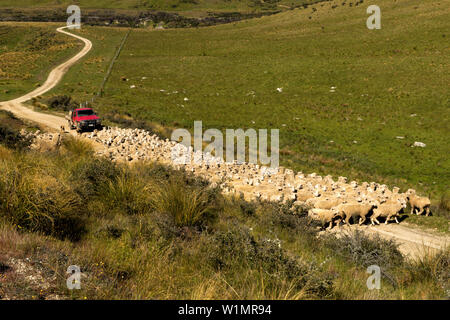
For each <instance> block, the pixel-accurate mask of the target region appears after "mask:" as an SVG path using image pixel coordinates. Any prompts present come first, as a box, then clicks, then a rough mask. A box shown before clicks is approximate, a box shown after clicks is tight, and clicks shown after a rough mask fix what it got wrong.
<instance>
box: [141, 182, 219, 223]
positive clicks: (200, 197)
mask: <svg viewBox="0 0 450 320" xmlns="http://www.w3.org/2000/svg"><path fill="white" fill-rule="evenodd" d="M148 191H149V194H150V201H151V204H152V206H153V207H154V208H155V209H156V210H157V211H158V212H160V213H166V214H168V215H170V216H171V217H172V218H173V219H174V222H175V224H176V225H177V226H180V227H182V226H186V227H193V226H206V225H207V224H208V222H209V221H210V220H212V219H213V218H214V217H215V215H216V212H217V210H218V209H219V208H218V206H219V204H218V199H217V197H218V195H217V193H214V192H211V190H208V189H206V188H201V187H188V188H186V185H184V184H183V183H182V182H181V181H179V180H175V179H172V180H170V181H168V182H162V183H160V184H158V185H152V186H149V187H148Z"/></svg>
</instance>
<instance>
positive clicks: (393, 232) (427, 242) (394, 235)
mask: <svg viewBox="0 0 450 320" xmlns="http://www.w3.org/2000/svg"><path fill="white" fill-rule="evenodd" d="M65 28H67V27H61V28H58V29H57V31H58V32H60V33H64V34H66V35H69V36H71V37H75V38H77V39H79V40H81V41H83V42H84V44H85V46H84V48H83V49H82V50H81V51H80V52H79V53H78V54H77V55H75V56H74V57H72V58H71V59H69V60H68V61H66V62H64V63H63V64H61V65H59V66H57V67H56V68H55V69H53V70H52V71H51V72H50V74H49V76H48V78H47V80H46V81H45V83H44V84H43V85H42V86H40V87H39V88H37V89H36V90H33V91H32V92H30V93H28V94H25V95H23V96H22V97H20V98H17V99H14V100H10V101H6V102H0V109H4V110H8V111H11V112H12V113H14V114H15V115H16V116H17V117H19V118H22V119H26V120H29V121H33V122H36V123H39V124H40V125H44V126H46V127H48V128H51V129H56V130H59V129H60V127H61V126H64V125H66V123H67V121H66V120H65V119H64V118H62V117H58V116H55V115H50V114H45V113H40V112H36V111H33V110H31V109H29V108H27V107H25V106H24V105H23V102H25V101H28V100H30V99H32V98H34V97H37V96H39V95H42V94H44V93H46V92H48V91H49V90H51V89H52V88H54V87H55V86H56V85H57V84H58V82H59V81H60V80H61V79H62V77H63V76H64V74H65V73H66V72H67V71H68V70H69V68H70V67H71V66H72V65H74V64H75V63H76V62H77V61H78V60H80V59H81V58H82V57H84V56H85V55H86V54H87V53H88V52H89V51H90V50H91V48H92V43H91V41H89V40H88V39H85V38H83V37H80V36H77V35H74V34H72V33H69V32H66V31H64V30H63V29H65ZM351 229H360V230H363V231H365V232H367V233H369V234H379V235H380V236H381V237H384V238H387V239H395V240H396V241H397V242H398V243H399V245H400V250H401V251H402V252H403V253H404V254H405V255H407V256H410V257H413V258H414V257H417V256H422V255H424V254H427V253H432V252H434V251H436V250H441V249H444V248H446V247H447V246H448V245H449V244H450V236H446V235H443V234H437V233H434V232H425V231H423V230H421V229H418V228H416V227H412V226H410V225H408V226H406V225H405V224H404V223H402V224H400V225H398V224H395V223H394V224H388V225H384V224H382V225H379V226H370V225H369V226H357V225H352V226H350V227H349V226H345V227H342V228H334V229H333V230H332V232H346V230H351Z"/></svg>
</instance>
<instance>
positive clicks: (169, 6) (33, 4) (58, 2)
mask: <svg viewBox="0 0 450 320" xmlns="http://www.w3.org/2000/svg"><path fill="white" fill-rule="evenodd" d="M319 1H320V0H319ZM319 1H318V0H269V1H261V0H243V1H242V0H120V1H110V0H99V1H93V0H79V1H76V2H74V1H69V0H38V1H36V0H17V1H12V0H3V1H2V2H1V3H0V8H2V7H3V8H45V7H48V8H59V7H67V6H69V5H72V4H76V5H78V6H80V8H82V9H83V8H85V9H129V10H130V9H131V10H164V11H181V12H186V11H188V12H191V13H194V12H205V11H221V12H227V11H238V12H251V11H265V10H271V11H273V10H286V9H289V8H292V7H297V6H300V5H303V4H310V3H315V2H319Z"/></svg>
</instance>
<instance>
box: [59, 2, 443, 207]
mask: <svg viewBox="0 0 450 320" xmlns="http://www.w3.org/2000/svg"><path fill="white" fill-rule="evenodd" d="M370 3H372V2H369V3H367V5H369V4H370ZM333 4H334V2H327V3H324V4H320V5H316V7H317V10H316V11H313V10H312V9H311V8H308V9H303V10H292V11H289V12H285V13H281V14H278V15H274V16H270V17H263V18H259V19H252V20H247V21H242V22H239V23H234V24H228V25H221V26H215V27H209V28H198V29H183V30H156V31H148V30H133V31H132V32H131V34H130V36H129V38H128V40H127V43H126V45H125V47H124V49H123V51H122V52H121V55H120V57H119V59H118V61H117V62H116V64H115V66H114V68H113V72H112V74H111V77H110V79H109V81H108V83H107V84H106V89H105V95H104V96H103V97H102V98H100V99H97V100H96V101H95V103H94V106H95V107H96V108H97V109H99V111H100V112H101V113H103V114H104V115H107V114H109V115H111V114H113V115H114V117H115V118H116V119H117V118H118V115H122V117H123V118H126V119H128V120H129V119H134V120H143V121H146V122H148V123H157V124H158V125H163V126H165V127H169V128H171V127H172V128H173V127H183V128H192V127H193V123H194V120H202V121H203V126H204V129H205V130H206V128H219V129H225V128H239V127H241V128H244V129H246V128H255V129H257V128H279V129H280V144H281V155H280V157H281V158H280V160H281V164H282V165H285V166H287V167H291V168H293V169H296V170H304V171H307V172H311V171H316V172H318V173H320V174H333V175H345V176H348V177H349V178H355V179H359V180H366V181H372V180H373V181H378V182H385V183H387V184H389V185H391V186H392V185H398V186H399V187H402V188H404V189H405V190H406V189H407V188H408V187H415V188H417V189H418V190H420V191H421V192H423V193H425V194H427V195H428V194H431V197H432V198H433V199H435V200H436V199H438V198H440V195H441V194H442V193H443V192H444V191H445V190H446V189H448V182H449V181H450V177H449V172H450V171H449V168H450V160H449V158H448V156H447V155H448V154H449V152H450V146H449V144H448V133H449V125H448V117H449V91H448V83H449V82H450V77H449V70H450V68H449V61H448V42H447V41H446V39H447V38H448V36H449V35H448V30H449V26H450V23H449V20H448V15H449V11H450V10H449V8H450V7H449V6H448V5H446V4H449V1H441V2H439V3H429V2H427V3H423V2H421V1H414V0H410V1H403V2H401V3H398V2H395V3H392V2H391V1H379V2H378V4H379V5H380V6H381V7H382V8H383V13H382V17H383V18H382V29H381V30H368V29H367V28H366V19H367V17H368V15H367V14H366V11H365V10H366V2H364V7H361V6H358V7H356V6H352V7H349V6H348V5H347V6H338V7H336V8H334V9H332V8H333ZM322 5H323V6H322ZM310 17H311V18H310ZM106 30H108V32H106ZM120 30H123V31H122V32H121V31H115V36H116V39H114V41H112V40H111V36H112V35H111V29H103V28H84V29H82V30H81V32H82V33H83V35H84V36H86V37H91V38H92V39H93V40H94V48H95V47H96V45H97V49H94V50H96V51H94V52H93V53H92V54H91V55H90V59H105V58H106V55H109V56H112V55H113V51H114V50H115V48H116V46H118V45H119V43H120V39H119V37H118V34H117V33H120V32H121V34H124V32H125V31H126V30H124V29H120ZM100 38H101V39H103V40H100ZM107 42H110V43H108V44H106V43H107ZM98 45H100V46H102V47H101V48H99V47H98ZM88 59H89V58H88ZM106 60H107V59H106ZM105 64H106V63H105ZM105 64H103V65H101V66H97V65H90V64H87V63H84V64H82V65H80V66H75V67H74V68H73V69H72V70H71V71H70V72H69V74H68V75H67V76H66V78H65V81H64V84H63V85H61V86H59V87H58V88H56V89H55V90H54V92H53V94H67V93H68V92H69V93H70V94H71V95H72V96H73V97H74V98H76V99H78V100H81V101H85V100H90V99H91V98H92V97H93V95H94V94H95V93H96V92H97V90H98V87H99V85H100V83H101V78H102V75H101V72H100V69H101V68H103V67H104V66H105ZM94 74H95V76H94ZM93 77H97V78H95V81H93V80H94V78H93ZM186 98H187V99H186ZM129 123H132V121H131V122H130V121H129ZM415 142H422V143H424V144H425V145H426V146H425V147H420V146H419V147H415V146H412V145H414V143H415Z"/></svg>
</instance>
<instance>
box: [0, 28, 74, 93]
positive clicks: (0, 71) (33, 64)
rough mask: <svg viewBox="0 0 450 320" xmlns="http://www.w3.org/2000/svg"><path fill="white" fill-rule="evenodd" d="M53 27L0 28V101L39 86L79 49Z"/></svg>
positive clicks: (72, 41)
mask: <svg viewBox="0 0 450 320" xmlns="http://www.w3.org/2000/svg"><path fill="white" fill-rule="evenodd" d="M56 26H57V25H54V24H50V25H49V24H39V23H36V24H21V23H14V24H13V23H1V24H0V101H4V100H8V99H10V98H13V97H18V96H20V94H21V93H26V92H28V91H31V90H32V89H33V88H34V87H36V86H37V85H39V84H42V83H43V82H44V81H45V80H46V79H47V75H48V72H49V70H50V69H51V68H52V67H53V66H56V65H58V64H59V63H61V62H63V61H65V60H67V59H68V58H69V57H70V56H71V55H74V54H75V53H76V52H78V51H79V50H80V48H81V45H80V43H79V42H78V41H76V40H75V39H73V40H72V39H68V38H67V36H63V35H61V34H56V32H55V28H56Z"/></svg>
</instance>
